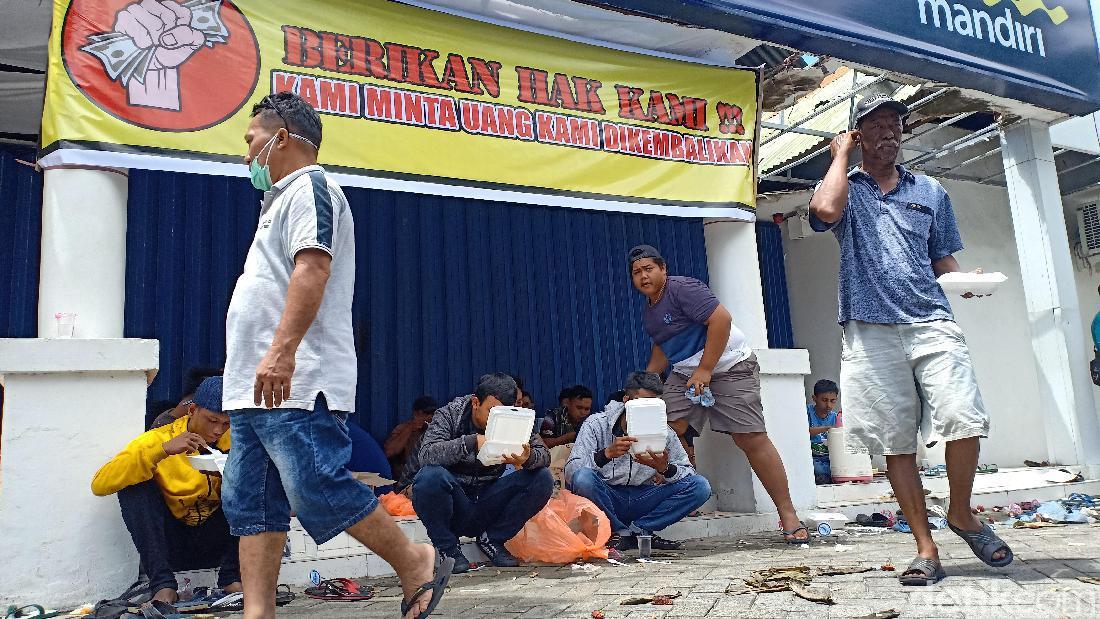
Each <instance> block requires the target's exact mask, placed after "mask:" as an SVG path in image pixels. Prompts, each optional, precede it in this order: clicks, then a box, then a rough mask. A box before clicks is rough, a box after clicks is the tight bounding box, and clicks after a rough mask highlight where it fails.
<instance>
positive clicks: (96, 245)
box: [38, 168, 127, 338]
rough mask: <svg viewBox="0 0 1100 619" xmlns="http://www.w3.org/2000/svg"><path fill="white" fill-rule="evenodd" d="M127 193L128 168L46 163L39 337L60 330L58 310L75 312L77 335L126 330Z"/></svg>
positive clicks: (117, 335)
mask: <svg viewBox="0 0 1100 619" xmlns="http://www.w3.org/2000/svg"><path fill="white" fill-rule="evenodd" d="M126 197H127V175H126V171H125V170H115V169H106V168H53V169H47V170H46V171H45V174H44V175H43V183H42V264H41V267H40V273H41V277H40V280H39V282H40V283H39V287H38V337H50V338H52V337H56V335H57V320H56V318H55V314H57V313H58V312H69V313H75V314H76V315H77V316H76V322H75V327H74V329H73V337H75V338H120V337H122V325H123V310H124V307H125V303H126V298H125V296H126V295H125V289H126Z"/></svg>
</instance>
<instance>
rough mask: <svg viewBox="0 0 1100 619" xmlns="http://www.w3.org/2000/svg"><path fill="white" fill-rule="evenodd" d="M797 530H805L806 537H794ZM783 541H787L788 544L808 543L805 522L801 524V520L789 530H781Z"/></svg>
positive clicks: (807, 530)
mask: <svg viewBox="0 0 1100 619" xmlns="http://www.w3.org/2000/svg"><path fill="white" fill-rule="evenodd" d="M799 531H805V532H806V539H798V538H797V537H795V535H798V532H799ZM783 541H785V542H787V543H788V544H792V545H793V544H799V545H800V544H809V543H810V530H809V529H807V528H806V525H805V524H802V523H801V522H799V523H798V526H797V527H795V528H793V529H791V530H790V531H787V530H786V529H784V530H783Z"/></svg>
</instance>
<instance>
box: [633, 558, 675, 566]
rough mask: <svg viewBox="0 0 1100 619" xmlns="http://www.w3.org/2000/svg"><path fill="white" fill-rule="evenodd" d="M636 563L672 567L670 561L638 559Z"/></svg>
mask: <svg viewBox="0 0 1100 619" xmlns="http://www.w3.org/2000/svg"><path fill="white" fill-rule="evenodd" d="M638 563H656V564H658V565H672V561H654V560H653V559H644V558H641V557H639V558H638Z"/></svg>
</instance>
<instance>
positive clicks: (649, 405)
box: [626, 398, 668, 453]
mask: <svg viewBox="0 0 1100 619" xmlns="http://www.w3.org/2000/svg"><path fill="white" fill-rule="evenodd" d="M626 431H627V434H629V435H630V436H632V437H634V438H636V439H638V442H636V443H633V444H631V445H630V452H631V453H644V452H645V451H647V450H648V451H653V452H661V451H664V450H665V445H666V440H665V438H666V437H667V436H668V415H667V414H666V412H665V401H664V400H662V399H660V398H637V399H634V400H630V401H629V402H627V403H626Z"/></svg>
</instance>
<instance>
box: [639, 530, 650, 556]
mask: <svg viewBox="0 0 1100 619" xmlns="http://www.w3.org/2000/svg"><path fill="white" fill-rule="evenodd" d="M652 551H653V536H652V535H639V536H638V558H639V559H648V558H649V553H650V552H652Z"/></svg>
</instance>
